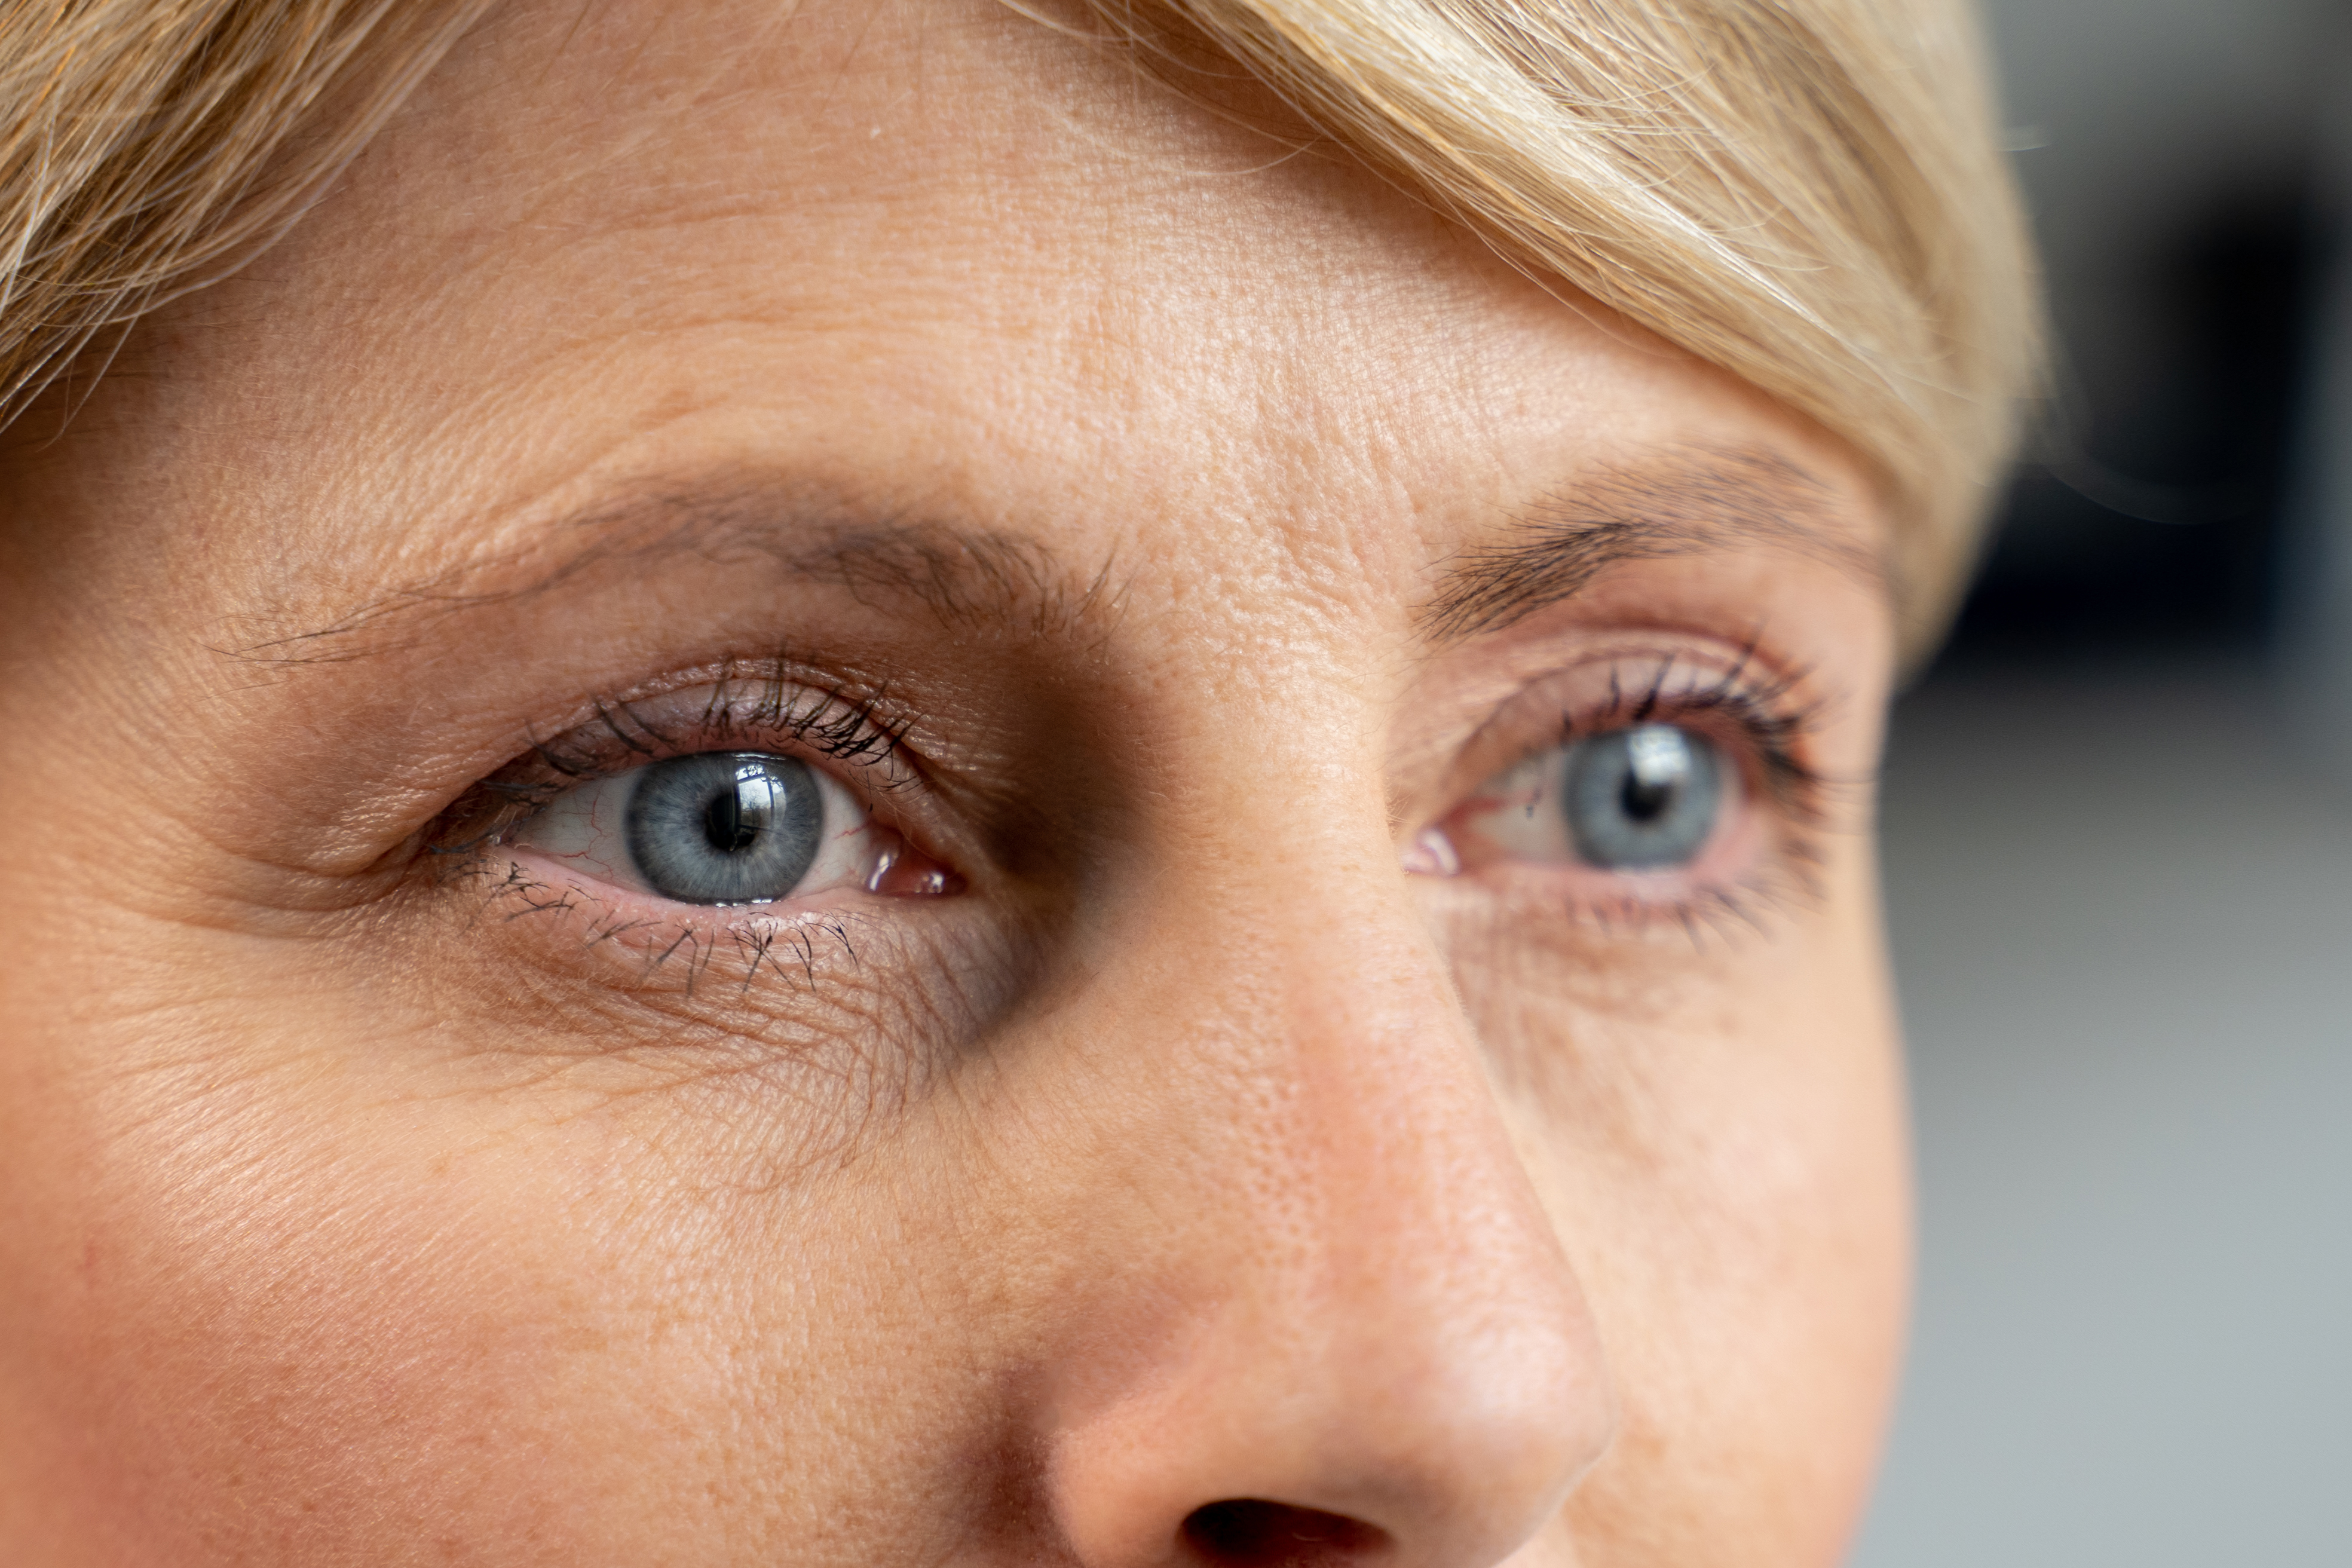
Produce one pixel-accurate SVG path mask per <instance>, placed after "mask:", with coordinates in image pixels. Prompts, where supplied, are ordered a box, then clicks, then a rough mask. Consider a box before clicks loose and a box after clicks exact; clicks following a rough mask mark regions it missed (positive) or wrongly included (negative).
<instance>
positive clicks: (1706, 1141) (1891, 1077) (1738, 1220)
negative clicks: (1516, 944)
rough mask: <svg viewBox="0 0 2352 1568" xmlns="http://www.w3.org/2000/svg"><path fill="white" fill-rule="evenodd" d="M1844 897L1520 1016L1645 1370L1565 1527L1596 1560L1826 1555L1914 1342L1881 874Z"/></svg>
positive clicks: (1576, 1230)
mask: <svg viewBox="0 0 2352 1568" xmlns="http://www.w3.org/2000/svg"><path fill="white" fill-rule="evenodd" d="M1832 907H1833V908H1835V909H1836V910H1839V911H1840V912H1839V914H1838V915H1837V916H1836V917H1835V918H1834V919H1829V920H1823V921H1818V922H1806V923H1804V924H1802V925H1798V924H1789V925H1785V926H1783V927H1782V928H1780V929H1778V930H1776V931H1773V932H1772V933H1771V934H1770V936H1769V938H1765V939H1759V940H1757V941H1754V942H1749V943H1748V944H1746V945H1745V946H1744V947H1740V946H1738V945H1737V944H1735V947H1734V949H1733V950H1732V951H1730V952H1727V954H1725V955H1724V956H1723V958H1722V960H1721V962H1720V963H1719V964H1718V965H1717V974H1716V975H1715V977H1714V978H1713V979H1712V980H1711V981H1709V982H1707V983H1694V982H1689V981H1684V982H1681V983H1678V984H1664V985H1662V984H1656V983H1655V981H1654V977H1649V979H1648V983H1642V984H1636V983H1633V982H1630V981H1629V982H1627V983H1626V984H1624V985H1623V986H1622V988H1621V989H1620V990H1619V991H1618V992H1617V993H1616V994H1614V996H1613V998H1612V999H1613V1000H1614V1001H1615V1002H1616V1003H1617V1004H1618V1005H1616V1006H1615V1007H1612V1008H1610V1009H1606V1010H1603V1009H1599V1008H1595V1007H1591V1006H1590V1005H1584V1006H1579V1005H1567V1006H1562V1007H1559V1008H1552V1009H1534V1010H1530V1011H1528V1012H1526V1013H1522V1014H1519V1015H1517V1017H1516V1021H1515V1023H1514V1025H1513V1026H1512V1027H1513V1032H1514V1034H1515V1036H1516V1037H1517V1038H1516V1039H1515V1040H1514V1042H1513V1045H1512V1047H1511V1049H1509V1050H1508V1051H1507V1052H1506V1053H1505V1059H1506V1060H1510V1061H1516V1062H1518V1063H1520V1064H1522V1067H1521V1069H1520V1070H1519V1071H1518V1072H1517V1074H1516V1075H1515V1077H1516V1078H1517V1086H1516V1092H1515V1093H1514V1094H1513V1095H1512V1104H1513V1107H1514V1120H1515V1123H1516V1125H1517V1129H1518V1135H1519V1138H1520V1142H1521V1146H1522V1149H1523V1151H1524V1152H1525V1155H1526V1158H1527V1160H1528V1165H1529V1168H1530V1169H1531V1170H1532V1171H1534V1172H1536V1173H1538V1184H1539V1187H1540V1189H1541V1191H1542V1192H1543V1194H1544V1198H1545V1202H1546V1205H1547V1206H1548V1208H1549V1210H1550V1212H1551V1213H1552V1215H1553V1216H1554V1220H1555V1223H1556V1224H1557V1225H1558V1226H1559V1230H1560V1232H1561V1235H1562V1237H1563V1238H1564V1240H1565V1242H1566V1244H1567V1247H1568V1248H1569V1251H1570V1257H1571V1258H1573V1259H1574V1261H1575V1264H1576V1266H1577V1268H1578V1269H1579V1272H1580V1275H1581V1277H1582V1278H1583V1279H1584V1280H1585V1282H1586V1287H1587V1289H1588V1292H1589V1294H1590V1298H1591V1303H1592V1310H1593V1314H1594V1317H1595V1319H1596V1320H1597V1321H1598V1323H1599V1325H1600V1330H1601V1339H1602V1341H1603V1342H1604V1344H1605V1346H1606V1347H1607V1352H1608V1355H1609V1358H1610V1361H1611V1363H1612V1366H1613V1367H1615V1368H1616V1369H1617V1371H1618V1373H1619V1386H1620V1387H1621V1388H1622V1390H1623V1391H1624V1394H1623V1401H1624V1403H1623V1408H1622V1413H1621V1416H1622V1425H1621V1429H1620V1436H1619V1439H1618V1442H1617V1444H1616V1446H1615V1447H1614V1448H1613V1449H1612V1453H1611V1454H1610V1456H1609V1457H1608V1458H1606V1459H1605V1460H1604V1461H1603V1462H1602V1463H1601V1466H1600V1467H1599V1468H1597V1469H1596V1470H1595V1471H1594V1473H1593V1475H1592V1476H1591V1479H1589V1480H1588V1482H1587V1483H1586V1485H1585V1486H1584V1487H1583V1488H1582V1489H1580V1491H1579V1492H1578V1494H1577V1495H1576V1497H1575V1498H1574V1499H1573V1500H1571V1503H1570V1510H1569V1512H1568V1514H1567V1516H1566V1517H1565V1519H1564V1520H1563V1521H1562V1524H1561V1526H1560V1529H1562V1530H1563V1531H1566V1532H1568V1534H1570V1535H1571V1536H1572V1537H1573V1539H1574V1540H1575V1542H1576V1543H1577V1549H1578V1551H1579V1552H1580V1553H1581V1555H1580V1556H1578V1558H1577V1559H1576V1560H1577V1561H1579V1562H1590V1563H1595V1564H1601V1563H1620V1562H1623V1563H1650V1562H1674V1563H1692V1564H1703V1563H1718V1562H1720V1563H1741V1562H1787V1563H1818V1564H1822V1565H1823V1568H1828V1565H1830V1564H1833V1563H1836V1562H1838V1561H1839V1560H1840V1558H1841V1555H1842V1553H1843V1550H1844V1547H1845V1544H1846V1538H1847V1532H1848V1531H1849V1530H1850V1529H1851V1527H1852V1525H1853V1521H1854V1520H1855V1518H1856V1517H1857V1515H1858V1512H1859V1509H1860V1506H1861V1502H1862V1500H1863V1498H1864V1495H1865V1493H1866V1489H1867V1487H1868V1484H1869V1480H1870V1477H1871V1474H1872V1472H1873V1470H1874V1466H1875V1462H1876V1456H1877V1450H1878V1446H1879V1442H1880V1437H1881V1433H1882V1428H1883V1425H1884V1422H1885V1415H1886V1409H1887V1404H1888V1400H1889V1397H1890V1395H1891V1393H1892V1389H1893V1381H1894V1376H1895V1370H1896V1365H1897V1361H1898V1357H1899V1353H1900V1347H1901V1338H1902V1324H1903V1316H1904V1311H1905V1306H1906V1298H1907V1289H1908V1277H1909V1260H1910V1233H1909V1224H1910V1221H1909V1207H1908V1202H1907V1196H1906V1194H1907V1191H1908V1181H1907V1151H1906V1142H1905V1136H1904V1119H1903V1113H1902V1102H1901V1083H1900V1069H1899V1054H1898V1049H1897V1044H1896V1037H1895V1028H1894V1026H1893V1022H1892V1017H1891V1010H1890V1008H1889V1005H1888V1003H1887V992H1886V986H1885V980H1884V975H1883V972H1882V969H1881V966H1880V960H1879V952H1878V944H1877V941H1876V937H1875V931H1874V926H1873V924H1872V923H1871V920H1870V917H1869V914H1868V908H1869V905H1868V895H1867V888H1866V886H1855V887H1851V888H1841V889H1838V891H1837V897H1836V899H1835V900H1833V903H1832ZM1688 951H1689V950H1688V949H1687V948H1685V955H1686V956H1687V954H1688ZM1538 1032H1541V1033H1543V1034H1545V1035H1546V1038H1545V1039H1543V1040H1542V1041H1540V1042H1538V1041H1537V1040H1536V1039H1535V1038H1534V1036H1535V1035H1536V1034H1537V1033H1538Z"/></svg>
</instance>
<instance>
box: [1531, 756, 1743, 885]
mask: <svg viewBox="0 0 2352 1568" xmlns="http://www.w3.org/2000/svg"><path fill="white" fill-rule="evenodd" d="M1566 761H1567V765H1566V769H1565V773H1566V777H1565V779H1564V780H1563V781H1562V784H1563V787H1562V788H1561V790H1560V794H1559V809H1560V812H1561V814H1562V815H1563V816H1565V817H1566V818H1567V826H1568V832H1569V837H1570V840H1571V841H1572V842H1573V843H1574V844H1575V847H1576V858H1578V859H1580V860H1582V861H1583V862H1584V863H1585V864H1587V865H1589V866H1598V867H1601V868H1603V869H1607V870H1628V871H1640V870H1656V869H1659V868H1664V867H1671V866H1680V865H1684V864H1686V863H1687V862H1689V861H1690V860H1692V859H1695V858H1696V857H1697V855H1698V853H1699V851H1700V850H1702V849H1704V848H1706V844H1707V840H1708V839H1710V838H1712V837H1714V836H1715V828H1716V824H1717V820H1718V819H1719V818H1720V817H1721V816H1722V815H1723V795H1724V791H1723V768H1722V764H1721V762H1720V761H1719V759H1718V758H1717V753H1716V749H1715V747H1714V746H1713V745H1711V744H1709V743H1708V742H1706V740H1705V739H1704V738H1702V737H1700V736H1697V735H1694V734H1692V733H1691V732H1690V731H1687V730H1679V729H1676V728H1675V726H1673V725H1671V724H1642V725H1637V726H1635V727H1634V728H1633V729H1630V730H1619V731H1613V732H1612V733H1610V734H1606V735H1594V736H1591V737H1590V738H1588V739H1585V740H1580V741H1578V742H1574V743H1573V744H1571V745H1570V747H1569V748H1568V756H1567V759H1566Z"/></svg>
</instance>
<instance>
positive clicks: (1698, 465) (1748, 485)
mask: <svg viewBox="0 0 2352 1568" xmlns="http://www.w3.org/2000/svg"><path fill="white" fill-rule="evenodd" d="M1837 500H1838V492H1837V491H1836V490H1834V489H1832V487H1831V486H1830V485H1829V484H1827V483H1826V482H1825V481H1823V480H1822V479H1820V478H1819V477H1817V476H1815V475H1814V474H1812V473H1811V472H1809V471H1807V470H1806V469H1804V468H1799V467H1798V466H1797V465H1796V464H1794V463H1791V462H1790V461H1789V460H1787V459H1786V458H1781V457H1780V456H1778V455H1777V454H1773V453H1769V452H1761V451H1753V450H1748V449H1744V448H1743V449H1738V450H1729V451H1714V450H1708V451H1696V452H1682V453H1677V454H1675V456H1674V458H1672V459H1671V460H1670V461H1667V462H1665V463H1663V464H1653V465H1650V466H1647V467H1643V468H1630V467H1629V468H1612V469H1606V470H1603V471H1602V472H1601V473H1600V474H1599V475H1597V476H1594V477H1591V478H1589V479H1580V480H1579V481H1578V482H1577V484H1576V487H1575V489H1573V490H1571V491H1567V492H1563V493H1561V494H1559V495H1556V496H1551V497H1548V498H1546V499H1545V500H1542V501H1540V502H1538V504H1537V505H1535V506H1533V507H1530V508H1528V509H1527V510H1524V511H1523V512H1521V513H1519V514H1518V515H1517V516H1515V517H1514V518H1513V519H1512V520H1511V523H1510V526H1509V527H1508V528H1507V530H1506V531H1505V532H1504V535H1503V537H1502V538H1501V539H1500V540H1498V541H1496V542H1494V543H1491V544H1486V545H1483V546H1481V547H1479V548H1477V549H1475V550H1472V551H1470V552H1465V553H1464V554H1462V555H1460V556H1457V557H1455V558H1454V560H1452V561H1450V562H1448V563H1445V570H1444V580H1443V582H1442V584H1441V585H1440V586H1439V589H1438V592H1437V593H1436V595H1434V596H1433V598H1432V599H1431V600H1430V602H1429V604H1428V605H1427V606H1426V607H1424V609H1423V611H1422V615H1421V622H1422V626H1423V628H1424V629H1425V630H1426V631H1427V632H1428V633H1429V635H1430V636H1431V637H1433V638H1434V639H1435V640H1437V641H1440V642H1449V641H1454V640H1456V639H1459V638H1462V637H1475V636H1477V635H1479V634H1480V633H1482V632H1493V631H1500V630H1501V629H1503V628H1504V627H1506V626H1510V625H1512V624H1513V623H1514V622H1517V621H1519V620H1523V619H1525V618H1526V617H1527V616H1531V615H1533V614H1535V613H1536V612H1537V611H1538V610H1540V609H1543V608H1545V607H1546V606H1548V605H1556V604H1559V602H1560V601H1562V600H1563V599H1569V598H1573V597H1574V596H1575V595H1578V594H1580V593H1581V592H1582V591H1583V590H1584V589H1585V588H1586V587H1587V586H1589V585H1590V584H1591V582H1592V580H1593V579H1594V578H1596V577H1598V576H1600V575H1601V573H1603V572H1605V571H1607V570H1608V569H1609V568H1610V567H1612V566H1614V565H1616V564H1618V563H1621V562H1626V561H1658V560H1664V559H1666V558H1668V557H1670V556H1676V555H1689V554H1695V553H1699V552H1712V551H1726V550H1736V549H1740V548H1743V547H1748V546H1753V545H1759V544H1760V545H1766V546H1769V547H1772V548H1776V549H1781V550H1788V551H1792V552H1796V553H1798V554H1800V555H1802V556H1805V557H1808V558H1810V559H1812V560H1816V561H1820V562H1822V563H1824V564H1826V565H1829V566H1832V567H1835V568H1836V569H1837V570H1839V571H1840V572H1842V573H1843V574H1846V575H1848V576H1850V577H1853V579H1855V580H1856V581H1858V582H1860V583H1862V584H1864V586H1866V587H1869V588H1871V589H1873V590H1874V591H1876V592H1879V593H1885V591H1886V589H1887V576H1886V570H1885V563H1883V562H1882V561H1881V560H1880V558H1879V556H1878V554H1877V552H1874V551H1873V550H1871V549H1870V548H1868V547H1867V546H1866V545H1864V544H1863V543H1861V542H1858V541H1857V540H1855V539H1853V537H1851V535H1850V533H1849V532H1848V531H1843V530H1840V529H1838V528H1836V527H1834V526H1832V521H1831V519H1832V516H1833V515H1834V514H1835V513H1836V512H1837V511H1838V510H1843V509H1841V508H1839V507H1838V505H1837V504H1836V503H1837Z"/></svg>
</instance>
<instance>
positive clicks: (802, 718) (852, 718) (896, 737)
mask: <svg viewBox="0 0 2352 1568" xmlns="http://www.w3.org/2000/svg"><path fill="white" fill-rule="evenodd" d="M732 684H733V686H734V689H735V690H736V692H737V693H738V696H737V697H736V698H733V699H730V691H729V686H730V682H729V680H728V679H725V678H723V677H722V678H721V679H718V680H712V681H704V682H688V683H685V684H681V685H677V686H673V687H670V688H667V689H664V690H662V691H659V692H656V693H652V694H643V693H641V694H638V695H636V696H634V697H626V698H624V697H614V696H593V697H590V698H589V699H587V700H586V702H585V704H584V706H585V709H586V712H585V715H584V716H583V718H582V719H580V720H579V721H577V722H575V723H573V724H572V725H571V726H570V727H569V728H568V729H565V730H564V731H562V732H560V733H558V734H556V735H554V736H552V737H551V738H549V739H547V740H543V741H542V740H540V739H537V738H535V737H534V738H532V739H531V740H530V742H529V745H528V747H527V748H526V749H525V750H524V751H522V752H519V753H517V754H516V755H515V756H513V757H511V758H509V760H508V761H507V762H506V763H504V764H502V765H501V766H500V767H499V768H498V769H497V770H496V771H494V772H492V773H488V774H487V775H485V776H484V777H482V778H480V779H478V780H477V781H476V782H475V783H474V784H471V785H469V786H467V789H466V791H465V792H464V793H463V794H462V795H460V796H459V797H458V798H457V800H456V801H454V802H452V803H451V805H450V806H449V807H448V808H447V809H446V811H444V812H443V813H442V814H441V816H440V817H439V818H438V819H436V823H435V825H434V826H433V827H432V828H431V829H428V830H427V835H426V842H425V849H426V851H427V852H428V853H430V854H434V855H449V854H457V853H462V852H465V851H468V850H471V849H474V848H476V847H479V846H481V845H482V844H485V843H496V842H500V841H502V840H504V839H505V838H507V837H509V836H510V835H513V834H515V833H518V832H520V831H521V830H522V829H523V828H524V827H525V826H528V825H529V824H530V822H531V821H532V820H534V819H535V818H536V817H538V816H540V815H541V812H542V811H544V810H545V809H546V808H547V807H548V806H549V805H551V804H552V803H553V802H555V801H556V800H558V799H560V798H562V795H565V794H566V793H568V792H569V791H571V790H573V789H577V788H580V787H583V786H584V785H587V784H595V783H599V782H601V781H604V780H606V779H611V778H615V777H618V776H620V775H622V774H624V773H629V772H631V771H633V770H635V769H636V768H640V767H645V766H647V765H649V764H651V763H654V762H656V761H658V760H661V759H663V758H664V757H667V756H682V755H687V754H689V753H691V752H698V751H717V750H745V751H759V750H773V751H775V752H777V753H778V754H801V753H803V752H804V753H808V754H807V755H803V760H804V761H808V762H810V763H812V765H823V764H825V763H835V764H840V767H839V769H838V770H837V771H836V770H835V769H833V768H828V769H827V771H828V772H835V775H836V777H837V778H839V780H840V782H841V783H842V784H844V785H845V787H848V788H850V789H851V790H853V791H854V792H855V793H856V794H858V795H861V796H863V797H865V799H866V806H867V809H869V810H875V811H877V812H879V811H881V810H882V808H883V806H884V803H885V801H886V800H887V799H888V798H889V797H891V796H893V795H895V794H896V793H897V792H898V790H899V789H900V788H902V787H903V786H906V785H908V784H915V783H917V782H918V781H919V776H920V770H919V769H918V768H917V767H915V766H914V765H913V759H912V758H911V756H910V755H909V754H908V751H907V749H906V746H905V736H906V731H907V729H908V728H909V727H911V725H910V724H904V723H902V724H896V725H894V724H892V723H891V722H890V721H888V720H886V719H885V718H883V717H882V716H880V715H878V714H877V713H876V712H875V711H874V710H873V707H872V706H871V705H870V704H868V703H866V702H863V701H860V700H857V699H856V698H852V697H850V696H848V695H846V694H845V693H843V692H841V691H838V690H834V689H829V688H827V687H824V686H822V685H818V684H816V683H814V681H800V680H792V679H784V678H782V677H770V676H766V675H759V676H754V677H748V678H742V679H736V680H735V681H734V682H733V683H732ZM705 687H708V688H709V694H708V695H707V696H706V697H705V698H704V699H703V700H701V701H700V702H699V703H694V704H689V705H688V712H687V713H686V714H685V715H684V717H683V720H682V721H680V720H679V719H678V717H677V716H675V715H670V714H661V713H656V720H657V722H649V721H647V720H646V718H645V716H644V714H645V710H653V709H656V708H657V707H658V705H660V704H661V703H663V702H665V701H674V700H677V699H680V698H683V697H686V696H688V694H690V693H698V692H701V691H703V689H705ZM739 701H745V702H746V705H745V706H738V705H737V704H738V702H739ZM632 727H634V728H635V731H636V733H634V734H633V733H631V732H630V731H631V729H632ZM696 730H699V731H703V732H702V733H700V734H696V733H695V731H696ZM813 734H814V735H817V736H819V737H820V739H819V740H818V741H815V742H812V741H811V739H810V737H811V736H812V735H813ZM648 740H650V741H651V742H654V744H652V745H648V744H646V742H647V741H648ZM893 764H895V765H896V767H897V770H898V771H896V772H893V773H890V774H888V775H887V776H886V777H884V778H882V779H880V780H878V781H876V780H874V779H873V778H872V777H871V776H870V773H869V774H868V776H867V777H866V778H863V779H861V778H859V777H858V776H857V775H858V774H859V773H866V772H867V770H870V769H873V768H876V767H884V766H891V765H893ZM885 815H888V814H887V813H886V814H885Z"/></svg>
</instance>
